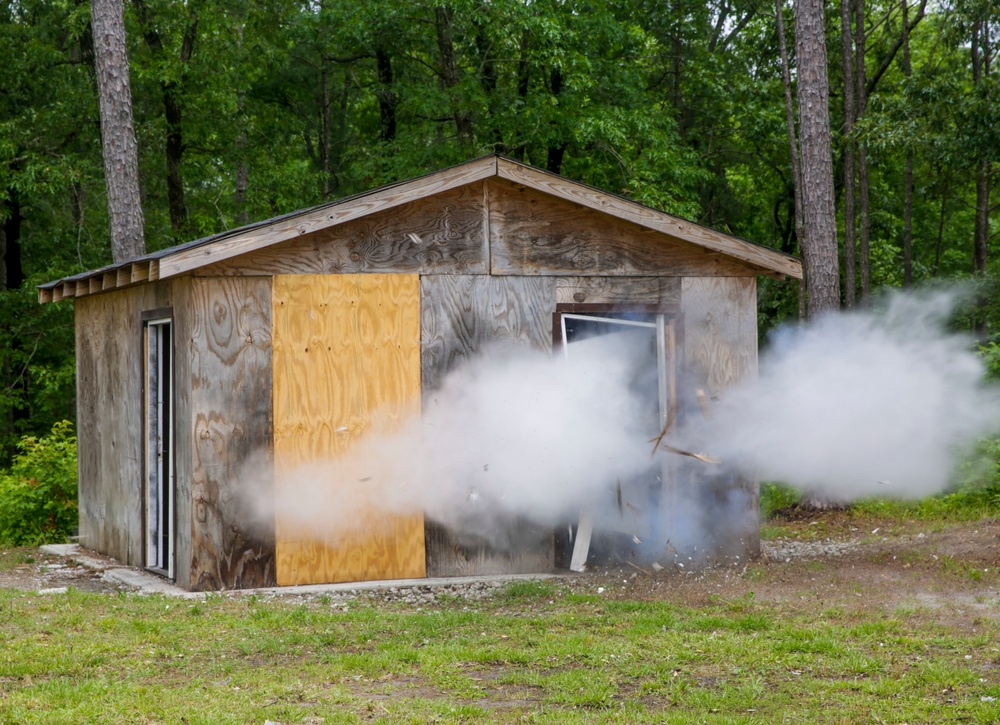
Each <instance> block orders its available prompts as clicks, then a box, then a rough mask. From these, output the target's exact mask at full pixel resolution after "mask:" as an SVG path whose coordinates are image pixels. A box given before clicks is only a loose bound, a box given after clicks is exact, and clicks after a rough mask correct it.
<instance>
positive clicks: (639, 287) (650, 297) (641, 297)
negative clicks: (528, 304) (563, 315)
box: [556, 277, 681, 305]
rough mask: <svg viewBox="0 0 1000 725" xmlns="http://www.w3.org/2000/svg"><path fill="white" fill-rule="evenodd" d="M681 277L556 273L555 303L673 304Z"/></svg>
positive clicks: (676, 301)
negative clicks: (593, 275)
mask: <svg viewBox="0 0 1000 725" xmlns="http://www.w3.org/2000/svg"><path fill="white" fill-rule="evenodd" d="M680 301H681V279H680V277H557V278H556V303H558V304H642V305H676V304H678V303H680Z"/></svg>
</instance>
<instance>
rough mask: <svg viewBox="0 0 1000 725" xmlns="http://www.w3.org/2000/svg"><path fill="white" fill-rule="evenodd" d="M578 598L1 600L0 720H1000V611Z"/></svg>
mask: <svg viewBox="0 0 1000 725" xmlns="http://www.w3.org/2000/svg"><path fill="white" fill-rule="evenodd" d="M586 589H587V587H586V586H583V587H581V586H579V585H577V586H570V585H568V584H561V583H558V582H556V583H551V582H514V583H511V584H510V585H508V586H507V588H506V589H505V590H503V591H502V592H501V593H500V594H498V595H495V596H493V597H490V598H488V599H486V600H481V601H465V600H461V599H455V598H447V599H444V600H439V601H438V602H437V603H436V604H434V605H432V606H429V607H426V606H425V607H422V608H420V609H418V608H416V607H414V606H412V605H410V606H404V605H401V604H391V603H381V604H380V603H377V602H374V601H370V600H360V599H359V600H356V601H353V602H350V603H347V604H345V603H344V602H343V601H337V602H333V601H331V600H330V599H329V598H324V597H320V598H317V599H313V600H309V601H306V602H301V601H299V602H296V601H287V600H282V599H280V598H278V599H273V600H262V599H258V598H255V597H253V596H239V597H236V596H233V597H228V596H226V597H224V596H219V595H214V596H209V597H208V598H207V599H206V600H205V601H187V600H176V599H169V598H163V597H160V596H150V597H143V596H137V595H131V594H129V595H124V594H123V595H106V594H104V595H99V594H86V593H82V592H79V591H74V590H70V591H69V592H68V593H66V594H58V595H49V596H39V595H37V594H35V593H29V592H23V591H17V590H0V641H2V646H0V722H3V723H36V722H38V723H148V722H164V723H180V722H184V723H264V722H265V721H266V720H271V721H279V722H283V723H303V722H306V723H318V722H323V723H340V722H349V723H350V722H386V723H422V722H481V721H485V720H489V721H492V722H552V721H560V722H588V723H591V722H592V723H598V722H627V723H645V722H713V723H716V722H717V723H776V722H809V723H814V722H828V723H860V722H875V723H880V722H893V723H902V722H910V723H917V722H941V721H945V720H947V721H949V722H977V723H995V722H998V721H1000V677H998V671H1000V631H998V630H1000V627H998V621H997V619H996V618H990V617H984V618H982V619H978V620H975V622H974V625H973V626H971V627H958V628H953V627H949V626H947V624H946V623H943V622H945V620H943V619H942V617H941V616H940V613H939V612H937V611H931V610H925V609H921V608H920V607H894V608H889V609H884V610H883V609H880V608H877V607H876V608H874V609H868V610H865V613H864V614H857V613H853V612H851V611H850V610H848V609H845V608H843V607H840V606H831V607H824V606H822V605H820V606H815V607H808V608H803V607H802V606H799V605H796V604H794V603H790V604H788V605H787V606H783V605H782V604H780V603H776V602H775V601H767V602H765V601H761V600H760V599H759V598H757V597H755V596H753V591H752V590H749V591H747V593H746V594H744V595H743V596H741V597H739V598H738V599H727V598H719V597H715V598H709V599H708V600H707V601H706V602H705V603H702V604H701V605H699V606H691V605H686V604H681V603H677V602H672V601H671V597H670V593H669V589H668V590H667V591H666V592H665V593H664V594H663V596H662V598H661V599H658V600H651V599H646V598H643V599H638V598H636V599H632V598H629V597H627V596H621V595H619V594H615V593H614V592H607V591H606V592H603V593H602V594H597V593H596V589H595V590H594V592H587V591H585V590H586ZM581 590H584V591H581ZM609 594H610V595H611V596H609Z"/></svg>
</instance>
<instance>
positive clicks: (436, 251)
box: [198, 181, 488, 276]
mask: <svg viewBox="0 0 1000 725" xmlns="http://www.w3.org/2000/svg"><path fill="white" fill-rule="evenodd" d="M487 256H488V253H487V239H486V209H485V202H484V198H483V182H481V181H477V182H474V183H472V184H470V185H469V186H464V187H461V188H458V189H451V190H448V191H444V192H441V193H440V194H435V195H434V196H430V197H427V198H424V199H419V200H416V201H411V202H409V203H406V204H402V205H400V206H398V207H395V208H393V209H391V210H388V211H382V212H378V213H374V214H371V215H369V216H366V217H364V218H362V219H358V220H355V221H350V222H346V223H344V224H340V225H338V226H331V227H328V228H325V229H320V230H318V231H316V232H313V233H311V234H308V235H303V236H300V237H297V238H295V239H291V240H289V241H285V242H282V243H280V244H276V245H274V246H270V247H265V248H263V249H260V250H258V251H254V252H250V253H248V254H245V255H243V256H240V257H236V258H233V259H228V260H225V261H222V262H219V263H216V264H213V265H211V266H208V267H205V268H203V269H199V270H198V274H199V275H203V274H204V275H209V276H213V275H220V274H222V275H247V274H266V275H271V274H342V273H343V274H354V273H371V272H400V273H402V272H434V273H438V274H447V273H451V274H482V273H484V272H485V271H486V260H487Z"/></svg>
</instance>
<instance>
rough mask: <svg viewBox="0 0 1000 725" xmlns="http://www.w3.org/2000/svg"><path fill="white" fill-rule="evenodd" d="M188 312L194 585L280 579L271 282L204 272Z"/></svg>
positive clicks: (232, 586) (235, 584) (231, 586)
mask: <svg viewBox="0 0 1000 725" xmlns="http://www.w3.org/2000/svg"><path fill="white" fill-rule="evenodd" d="M186 317H187V318H188V321H189V329H188V332H187V338H186V340H185V342H186V343H187V345H188V349H189V351H190V358H191V363H190V370H189V374H188V377H187V378H186V381H187V383H188V387H189V388H190V396H191V416H192V422H193V435H192V439H191V447H192V458H193V471H192V478H191V489H192V503H193V506H192V516H191V538H192V555H191V571H190V586H191V588H193V589H196V590H215V589H243V588H253V587H262V586H273V585H274V584H275V581H276V580H275V571H274V527H273V519H272V518H271V517H270V516H265V515H262V512H263V511H266V510H268V509H269V508H270V506H269V503H268V499H269V497H270V496H272V495H273V480H272V471H271V460H270V459H271V455H270V445H271V290H270V280H268V279H266V278H253V277H249V278H243V279H240V278H215V279H194V280H192V283H191V297H190V304H189V306H188V308H187V315H186Z"/></svg>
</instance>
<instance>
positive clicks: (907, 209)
mask: <svg viewBox="0 0 1000 725" xmlns="http://www.w3.org/2000/svg"><path fill="white" fill-rule="evenodd" d="M903 76H904V77H905V78H906V83H907V84H909V82H910V78H911V77H912V76H913V66H912V65H911V63H910V21H909V8H908V0H903ZM912 286H913V148H912V147H911V146H910V145H909V143H907V146H906V170H905V171H904V172H903V287H912Z"/></svg>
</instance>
